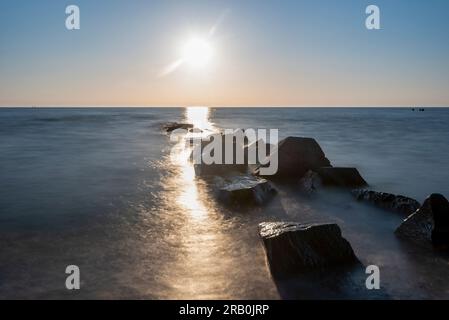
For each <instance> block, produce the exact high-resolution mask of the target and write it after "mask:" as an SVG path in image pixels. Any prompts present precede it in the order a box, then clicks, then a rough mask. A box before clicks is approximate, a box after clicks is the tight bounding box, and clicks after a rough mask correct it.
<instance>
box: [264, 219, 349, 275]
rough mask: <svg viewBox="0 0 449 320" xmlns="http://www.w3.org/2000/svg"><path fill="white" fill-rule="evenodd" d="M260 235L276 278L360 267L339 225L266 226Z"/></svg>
mask: <svg viewBox="0 0 449 320" xmlns="http://www.w3.org/2000/svg"><path fill="white" fill-rule="evenodd" d="M259 234H260V236H261V238H262V240H263V243H264V245H265V251H266V254H267V258H268V263H269V265H270V269H271V272H272V274H273V276H275V277H285V276H289V275H292V274H300V273H305V272H308V271H317V270H322V269H326V268H332V267H338V266H344V265H351V264H357V263H358V259H357V257H356V256H355V254H354V251H353V250H352V247H351V245H350V244H349V242H348V241H347V240H346V239H344V238H343V237H342V235H341V230H340V228H339V226H338V225H336V224H300V223H294V222H264V223H261V224H259Z"/></svg>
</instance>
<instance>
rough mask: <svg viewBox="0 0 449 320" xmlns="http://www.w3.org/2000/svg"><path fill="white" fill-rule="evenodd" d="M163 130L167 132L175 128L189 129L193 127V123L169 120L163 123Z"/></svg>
mask: <svg viewBox="0 0 449 320" xmlns="http://www.w3.org/2000/svg"><path fill="white" fill-rule="evenodd" d="M163 128H164V130H165V131H166V132H168V133H170V132H172V131H175V130H177V129H184V130H189V129H193V124H190V123H178V122H169V123H167V124H165V125H164V127H163Z"/></svg>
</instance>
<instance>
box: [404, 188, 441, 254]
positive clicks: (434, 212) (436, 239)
mask: <svg viewBox="0 0 449 320" xmlns="http://www.w3.org/2000/svg"><path fill="white" fill-rule="evenodd" d="M396 234H397V235H398V236H400V237H403V238H406V239H408V240H411V241H413V242H416V243H419V244H424V245H425V244H429V243H432V244H433V245H434V246H435V247H445V248H448V247H449V202H448V201H447V199H446V198H445V197H444V196H443V195H441V194H432V195H431V196H430V197H428V198H427V199H426V201H424V204H423V205H422V206H421V208H419V209H418V210H417V211H416V212H415V213H413V214H412V215H410V216H409V217H408V218H407V219H406V220H405V221H404V222H403V223H402V224H401V225H400V226H399V228H397V229H396Z"/></svg>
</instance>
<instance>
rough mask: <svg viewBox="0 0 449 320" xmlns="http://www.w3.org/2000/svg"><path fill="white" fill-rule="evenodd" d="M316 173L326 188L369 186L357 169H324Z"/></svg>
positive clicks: (319, 169)
mask: <svg viewBox="0 0 449 320" xmlns="http://www.w3.org/2000/svg"><path fill="white" fill-rule="evenodd" d="M315 171H316V173H318V175H319V177H320V179H321V183H322V184H323V185H324V186H335V187H346V188H354V187H361V186H366V185H368V183H367V182H366V181H365V179H363V178H362V176H361V175H360V173H359V171H358V170H357V169H356V168H336V167H323V168H318V169H315Z"/></svg>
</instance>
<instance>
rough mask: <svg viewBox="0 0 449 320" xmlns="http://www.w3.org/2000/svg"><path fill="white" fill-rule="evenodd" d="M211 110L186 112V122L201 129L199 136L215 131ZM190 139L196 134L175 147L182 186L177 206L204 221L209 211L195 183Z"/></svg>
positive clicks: (196, 109)
mask: <svg viewBox="0 0 449 320" xmlns="http://www.w3.org/2000/svg"><path fill="white" fill-rule="evenodd" d="M209 115H210V110H209V108H208V107H188V108H186V110H185V115H184V116H185V122H187V123H191V124H193V125H194V128H195V129H199V135H200V136H202V135H206V134H208V133H209V132H212V131H214V125H213V123H211V122H210V120H209ZM189 137H194V134H193V135H192V134H191V133H188V134H187V135H185V136H184V137H181V139H179V142H178V143H177V144H176V146H174V149H173V151H174V152H173V154H174V157H172V158H173V159H172V161H174V162H175V164H176V165H177V166H178V167H179V169H180V174H179V177H178V182H177V183H178V185H179V186H182V187H181V188H180V190H179V195H178V197H177V198H176V202H177V204H178V205H179V206H180V207H181V208H184V209H185V210H187V212H188V213H189V215H190V217H192V218H195V219H204V218H205V217H206V216H207V214H208V210H207V208H206V206H205V203H204V200H203V199H201V195H200V192H199V190H198V186H197V184H196V182H195V170H194V167H193V164H192V163H191V162H190V161H189V157H190V155H191V152H192V147H191V146H190V144H189V143H187V139H188V138H189Z"/></svg>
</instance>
